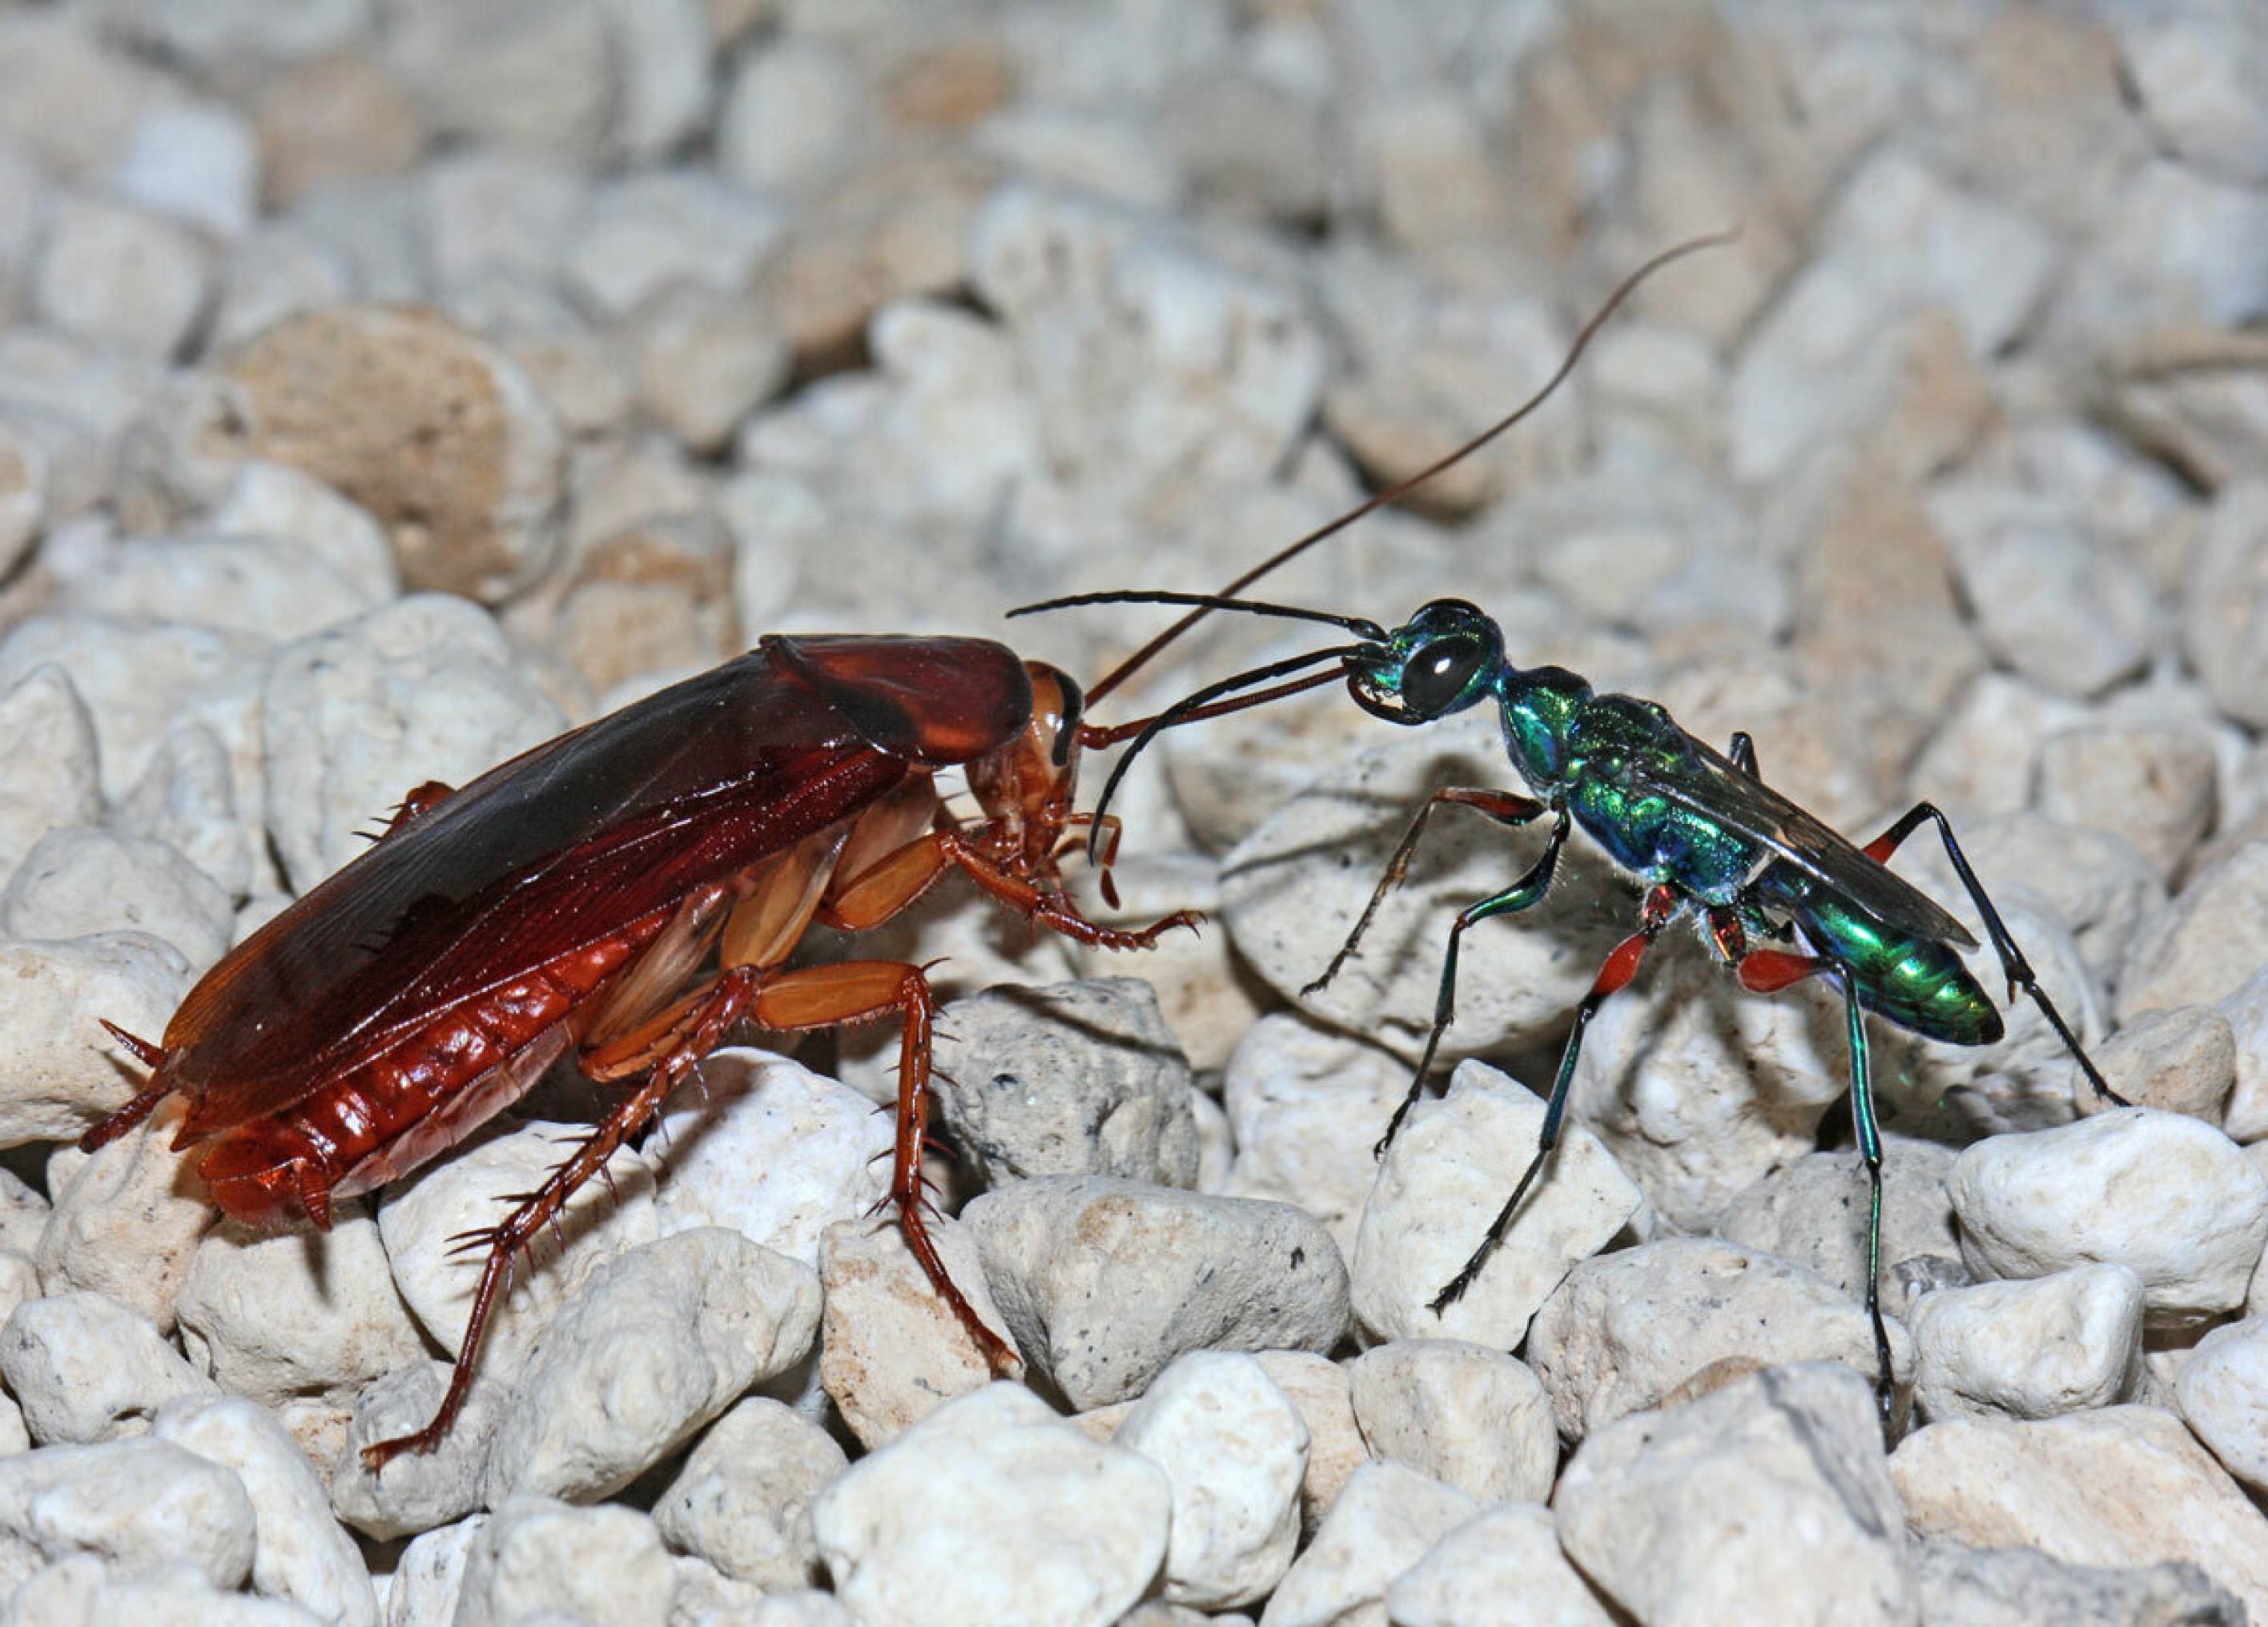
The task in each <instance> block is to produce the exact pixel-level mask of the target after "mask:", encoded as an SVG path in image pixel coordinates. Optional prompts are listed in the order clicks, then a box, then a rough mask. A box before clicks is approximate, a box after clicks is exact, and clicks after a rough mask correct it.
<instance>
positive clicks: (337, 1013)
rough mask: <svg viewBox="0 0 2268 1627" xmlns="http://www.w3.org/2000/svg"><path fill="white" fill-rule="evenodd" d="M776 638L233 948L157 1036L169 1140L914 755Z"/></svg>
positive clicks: (993, 649) (574, 747)
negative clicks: (850, 708) (876, 729)
mask: <svg viewBox="0 0 2268 1627" xmlns="http://www.w3.org/2000/svg"><path fill="white" fill-rule="evenodd" d="M779 642H780V641H768V643H767V644H766V645H765V646H764V647H761V648H759V649H757V650H755V651H752V652H749V653H748V654H747V655H744V656H741V657H740V658H739V659H735V660H733V661H728V662H726V663H725V665H723V666H718V667H716V668H714V669H712V670H711V671H709V672H706V673H703V674H700V675H699V676H697V677H695V678H691V679H688V680H687V681H684V682H682V683H680V684H676V685H674V686H672V687H671V688H667V689H664V690H662V691H660V692H659V694H656V695H653V696H648V697H647V698H646V699H644V700H642V701H639V702H637V703H633V704H632V705H630V706H628V707H625V708H623V709H622V710H621V711H618V712H615V713H613V714H612V715H610V716H608V717H606V718H600V719H598V720H597V721H596V722H593V723H591V724H587V725H585V726H584V727H582V728H580V729H577V730H574V731H571V733H566V734H563V735H561V736H560V737H558V738H557V739H556V740H549V741H547V742H546V743H544V744H543V745H541V746H538V747H534V749H532V750H530V751H528V752H526V753H524V754H522V755H519V756H518V757H515V758H513V759H512V761H510V762H505V763H504V764H502V765H501V766H499V767H497V768H495V769H490V770H489V771H488V772H487V773H485V774H483V775H482V776H481V777H479V778H478V779H475V780H474V781H473V782H471V783H470V784H468V785H466V786H464V787H463V788H462V789H461V790H460V791H457V792H456V793H455V794H454V795H453V796H450V797H448V798H446V799H444V800H443V801H442V802H440V803H439V804H438V806H435V807H434V808H433V809H432V810H431V812H429V813H425V814H423V815H422V816H421V817H419V818H418V819H417V820H416V821H414V822H412V823H411V824H409V825H407V826H405V827H403V828H401V829H399V830H397V831H395V832H394V833H393V834H392V835H390V836H387V837H386V839H385V840H383V841H381V842H379V843H378V844H377V845H376V846H375V847H373V848H372V850H370V851H369V852H367V853H365V854H363V855H361V856H360V857H359V858H356V859H355V860H354V861H353V862H352V863H350V864H349V865H346V866H344V867H343V868H342V869H341V870H340V871H339V872H337V873H336V874H335V875H333V876H331V877H330V878H329V879H328V880H325V881H323V882H322V883H321V884H320V885H319V886H318V887H314V888H313V890H312V891H310V892H309V893H308V894H306V896H305V897H303V898H301V899H300V900H299V901H298V902H297V903H295V904H293V905H292V906H291V908H290V909H286V910H284V912H283V913H282V914H281V915H279V916H277V917H276V918H275V919H274V920H273V921H271V922H269V924H267V925H266V926H264V927H262V928H261V930H260V931H258V932H256V933H254V935H253V937H252V938H250V939H247V941H246V942H244V943H243V944H241V945H239V946H238V947H237V948H236V949H235V950H233V951H232V952H231V953H230V954H229V955H228V956H227V957H226V958H225V959H224V960H223V961H221V962H220V964H219V965H218V966H217V967H215V968H213V970H212V971H211V972H210V973H209V974H208V975H206V976H205V978H204V979H203V981H202V982H201V983H198V984H197V986H196V987H195V989H193V990H191V991H190V993H189V997H188V999H187V1000H186V1001H185V1002H184V1003H183V1004H182V1005H181V1008H180V1011H179V1012H176V1013H175V1014H174V1017H173V1021H172V1022H171V1023H170V1024H169V1025H168V1026H167V1028H166V1049H167V1050H168V1052H169V1053H172V1054H171V1055H169V1056H168V1057H167V1060H166V1064H165V1067H164V1071H163V1072H164V1077H165V1079H166V1082H167V1083H168V1084H170V1085H171V1086H173V1088H174V1089H176V1090H178V1091H179V1092H180V1093H182V1094H183V1095H184V1096H186V1097H188V1099H189V1102H190V1108H189V1113H188V1117H187V1118H186V1119H185V1120H184V1122H183V1124H182V1127H181V1132H180V1133H181V1137H182V1138H183V1139H184V1140H193V1139H195V1138H197V1137H202V1136H205V1135H210V1134H211V1133H213V1132H215V1131H217V1130H224V1129H226V1128H228V1127H229V1126H230V1125H232V1124H236V1123H241V1122H243V1121H244V1120H246V1119H247V1118H250V1117H253V1116H254V1115H259V1114H263V1113H272V1112H277V1111H281V1110H283V1109H284V1108H289V1107H290V1106H291V1105H292V1103H294V1102H296V1101H299V1100H300V1099H301V1098H303V1097H305V1096H306V1095H307V1094H308V1093H311V1092H312V1091H313V1090H314V1089H316V1088H317V1087H318V1086H320V1084H321V1083H322V1082H323V1080H324V1079H326V1078H329V1077H334V1076H335V1075H336V1074H337V1073H338V1072H340V1071H342V1070H345V1069H349V1068H352V1067H354V1066H357V1065H359V1064H362V1063H364V1062H366V1061H368V1060H370V1059H371V1058H372V1057H373V1056H377V1055H379V1054H380V1053H381V1052H382V1051H383V1050H384V1049H385V1048H386V1047H387V1045H388V1044H389V1043H392V1042H395V1041H397V1040H398V1039H399V1038H400V1037H401V1036H402V1035H403V1034H406V1033H408V1032H410V1031H411V1030H413V1029H415V1028H416V1027H417V1026H419V1025H421V1024H423V1023H425V1022H428V1021H430V1020H432V1019H433V1018H435V1017H436V1016H438V1015H439V1014H441V1013H443V1012H447V1011H449V1010H450V1009H452V1008H453V1007H455V1006H457V1005H460V1004H461V1003H462V1002H464V1001H466V1000H468V999H473V998H478V997H480V996H482V995H483V994H485V993H487V992H489V991H490V990H497V989H501V988H504V987H505V986H506V985H508V984H510V983H512V982H513V981H514V980H516V979H519V978H522V977H525V976H526V975H528V974H529V973H530V972H532V971H533V970H534V968H537V967H540V966H541V965H543V964H545V963H546V962H548V961H553V960H556V959H557V958H558V957H559V956H561V955H563V954H568V953H573V952H575V951H576V950H578V949H580V948H583V947H586V946H590V945H593V944H596V943H598V942H600V941H601V940H603V939H605V938H607V937H608V935H609V934H610V933H613V932H616V931H621V930H622V928H624V927H625V926H627V925H628V924H630V923H631V922H633V921H635V920H637V919H638V918H639V917H643V916H644V915H646V914H648V913H650V912H652V911H653V910H655V909H662V908H666V907H668V906H670V905H673V904H674V903H675V902H678V901H679V900H681V899H682V898H683V897H684V896H685V895H686V894H688V893H689V892H690V891H691V890H692V889H694V888H695V887H700V886H702V885H703V884H705V883H708V882H712V881H716V880H721V879H723V878H725V877H727V876H730V875H733V874H734V873H736V872H740V871H743V870H746V869H747V868H749V867H750V866H752V865H756V864H759V863H761V862H762V860H763V859H765V858H769V857H770V856H771V855H772V854H775V853H777V852H780V851H783V850H785V849H786V848H788V847H789V846H791V845H792V844H793V843H796V842H798V841H800V840H801V839H802V838H803V837H805V836H808V835H810V834H811V833H813V832H814V831H816V830H819V829H822V828H825V827H827V826H828V825H830V824H832V823H834V822H835V821H838V820H841V819H844V818H847V817H849V816H850V815H851V814H854V813H858V811H859V810H861V809H862V808H864V807H865V806H868V805H869V804H871V803H872V802H873V801H874V800H875V799H878V798H880V797H882V796H884V795H886V794H887V793H888V792H889V791H892V790H894V789H895V788H896V787H897V786H898V785H900V784H902V783H903V782H904V781H905V779H906V777H908V775H909V774H910V773H912V772H915V771H916V766H915V764H914V763H912V762H909V761H908V759H907V758H906V757H904V756H902V755H894V754H891V753H889V752H887V751H883V750H878V749H877V748H876V747H875V746H874V744H873V742H872V740H870V739H869V738H868V728H867V727H865V726H862V724H861V721H860V720H858V719H855V718H851V717H849V716H846V715H845V712H844V710H843V709H842V707H841V706H840V705H839V704H838V696H837V694H836V693H835V692H831V691H828V690H826V689H823V688H820V687H817V686H814V684H813V683H811V682H810V681H808V680H806V678H805V677H804V676H803V674H801V673H800V672H799V671H798V670H796V669H794V668H793V667H792V666H790V665H789V664H788V662H787V661H786V660H784V659H782V655H781V652H780V651H779V649H778V648H777V644H778V643H779ZM798 642H799V643H805V642H807V643H811V644H838V643H840V644H850V643H852V642H854V641H850V640H841V641H836V640H810V641H798ZM855 642H856V643H858V644H860V645H862V646H865V649H864V651H863V653H864V654H865V656H867V657H868V658H869V659H872V660H873V661H874V662H876V663H877V664H879V665H885V666H886V665H887V659H886V658H887V652H888V651H889V649H890V648H891V647H893V646H895V648H897V649H899V650H900V651H903V652H908V653H909V654H911V655H913V656H915V657H917V659H918V660H919V661H920V663H921V665H922V667H923V670H924V672H925V673H926V674H929V675H930V676H931V677H932V678H933V679H935V680H937V681H940V682H950V681H954V679H955V674H956V673H957V674H958V681H961V682H965V683H967V684H968V686H969V687H970V688H972V689H974V690H976V691H977V692H979V693H980V694H998V693H999V692H1001V691H1003V690H1007V691H1011V692H1013V689H1014V688H1015V686H1016V684H1018V683H1021V682H1024V674H1023V667H1022V664H1021V663H1020V661H1019V660H1018V659H1017V658H1016V657H1015V655H1014V653H1013V652H1011V651H1009V650H1007V649H1005V648H1004V647H1003V646H1001V645H998V644H990V643H987V642H984V641H981V640H976V639H882V638H875V639H862V640H858V641H855ZM956 657H957V658H960V662H961V666H959V667H958V668H956V666H955V665H954V658H956ZM836 688H837V689H838V690H839V688H840V685H839V683H838V685H837V686H836ZM1025 692H1026V694H1027V695H1028V693H1029V690H1028V686H1027V688H1026V690H1025ZM1007 721H1008V720H1006V719H1005V718H1002V719H1000V722H1001V723H1002V725H1004V726H1002V728H1001V729H1000V731H999V733H998V734H997V735H996V737H995V738H993V739H991V740H979V739H977V738H976V736H975V735H974V734H970V735H968V736H967V737H965V738H962V739H959V740H955V741H954V743H953V748H954V749H960V748H961V747H964V746H968V747H974V749H973V750H972V751H971V753H970V755H976V754H977V753H979V752H981V751H983V750H989V749H991V748H993V747H997V746H998V745H1000V744H1002V743H1004V742H1005V740H1006V739H1007V738H1009V737H1010V736H1011V735H1012V734H1013V727H1009V726H1006V725H1007ZM1023 721H1024V720H1023V719H1022V718H1016V719H1014V720H1013V726H1014V727H1020V726H1021V725H1022V723H1023ZM930 760H932V761H935V760H940V759H934V758H932V759H930Z"/></svg>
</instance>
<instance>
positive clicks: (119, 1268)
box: [33, 1103, 216, 1333]
mask: <svg viewBox="0 0 2268 1627" xmlns="http://www.w3.org/2000/svg"><path fill="white" fill-rule="evenodd" d="M180 1112H181V1109H180V1108H179V1107H178V1106H177V1105H174V1104H170V1103H169V1104H166V1105H163V1106H160V1107H159V1108H158V1111H157V1112H156V1113H155V1114H153V1115H151V1120H150V1122H149V1123H148V1125H147V1126H146V1127H145V1128H144V1129H143V1130H141V1131H140V1132H139V1133H138V1134H135V1135H131V1136H128V1137H124V1138H122V1139H121V1140H118V1141H114V1142H112V1143H111V1144H110V1145H108V1146H107V1147H104V1148H102V1149H101V1150H100V1151H99V1152H95V1153H94V1154H93V1155H92V1157H90V1156H89V1155H87V1154H86V1153H84V1152H80V1151H79V1150H78V1149H77V1147H76V1146H64V1147H61V1148H58V1149H57V1150H56V1151H55V1152H54V1154H53V1155H51V1156H50V1157H49V1159H48V1170H47V1175H48V1191H49V1192H51V1193H52V1194H54V1196H55V1207H54V1208H53V1209H51V1210H50V1211H48V1224H47V1225H46V1226H44V1227H43V1228H41V1230H40V1242H39V1248H38V1249H37V1251H36V1253H35V1255H34V1256H33V1257H34V1258H35V1259H36V1260H37V1261H38V1263H39V1267H40V1288H41V1290H42V1291H43V1292H48V1293H50V1294H60V1293H64V1292H69V1291H70V1290H71V1289H74V1288H85V1289H91V1290H92V1291H93V1292H97V1293H103V1294H107V1295H108V1296H109V1297H110V1298H111V1299H115V1300H116V1301H118V1303H119V1304H121V1305H123V1306H125V1307H127V1308H128V1309H129V1310H131V1311H134V1312H136V1313H137V1314H140V1315H141V1316H142V1317H144V1319H145V1320H147V1321H149V1322H150V1323H151V1325H152V1326H154V1327H155V1328H157V1329H158V1331H159V1332H161V1333H166V1332H171V1331H172V1330H173V1323H174V1307H175V1304H176V1302H177V1301H178V1300H179V1299H180V1292H181V1285H182V1283H183V1282H185V1281H186V1280H187V1279H188V1272H189V1263H190V1262H191V1260H192V1259H194V1258H195V1255H196V1248H197V1240H198V1239H200V1238H201V1237H203V1235H204V1234H205V1233H206V1231H207V1230H209V1229H210V1227H211V1226H212V1223H213V1220H214V1218H216V1217H215V1211H214V1210H213V1206H212V1203H211V1201H210V1199H209V1198H207V1197H206V1196H204V1194H203V1191H202V1190H200V1189H199V1186H198V1183H197V1182H196V1181H195V1179H194V1178H193V1177H191V1176H190V1175H189V1174H188V1167H187V1166H188V1165H189V1164H191V1163H194V1162H195V1160H196V1158H197V1153H196V1152H195V1151H194V1150H192V1151H190V1152H186V1153H183V1152H174V1151H173V1131H174V1130H175V1128H176V1127H177V1126H178V1125H179V1124H180Z"/></svg>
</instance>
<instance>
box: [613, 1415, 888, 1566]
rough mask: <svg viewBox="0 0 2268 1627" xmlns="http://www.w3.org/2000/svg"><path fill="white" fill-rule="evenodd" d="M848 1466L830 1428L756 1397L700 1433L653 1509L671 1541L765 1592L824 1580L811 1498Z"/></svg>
mask: <svg viewBox="0 0 2268 1627" xmlns="http://www.w3.org/2000/svg"><path fill="white" fill-rule="evenodd" d="M849 1467H850V1461H849V1460H848V1459H847V1458H845V1457H844V1456H843V1448H842V1447H838V1446H836V1444H835V1441H834V1439H833V1438H832V1437H830V1436H829V1435H828V1433H827V1432H826V1431H825V1430H823V1429H821V1428H820V1427H819V1426H818V1425H815V1424H813V1423H811V1422H810V1421H809V1420H808V1419H806V1418H802V1417H798V1416H797V1415H796V1414H795V1412H794V1411H793V1410H792V1409H790V1408H787V1407H784V1406H783V1405H781V1404H780V1403H779V1402H777V1401H771V1400H768V1399H766V1398H764V1397H762V1396H750V1397H749V1398H748V1399H747V1400H746V1401H743V1402H740V1404H739V1405H737V1406H735V1407H734V1408H733V1410H731V1411H730V1412H727V1413H726V1414H725V1416H724V1417H720V1418H718V1420H717V1422H716V1423H715V1424H714V1425H711V1426H710V1428H709V1430H708V1431H707V1432H706V1433H704V1434H703V1436H702V1437H701V1440H700V1443H699V1444H698V1445H697V1446H696V1447H694V1448H693V1451H692V1454H691V1455H690V1456H689V1457H688V1458H687V1459H686V1460H685V1466H684V1467H683V1468H682V1469H679V1470H678V1471H677V1476H676V1478H674V1480H672V1481H671V1482H670V1483H669V1489H668V1490H667V1491H664V1492H663V1493H662V1494H661V1498H660V1500H659V1501H658V1502H656V1503H655V1504H654V1506H653V1519H654V1524H655V1525H656V1526H657V1527H658V1528H659V1529H660V1531H661V1534H662V1535H663V1536H664V1537H665V1538H666V1539H667V1540H668V1542H669V1543H670V1545H671V1546H672V1547H674V1548H675V1549H677V1550H679V1551H680V1552H682V1553H689V1554H693V1555H696V1556H698V1557H701V1558H703V1559H705V1560H707V1561H708V1562H709V1563H710V1564H712V1565H715V1566H716V1567H717V1568H718V1570H719V1571H722V1572H724V1573H725V1575H727V1576H732V1577H738V1578H739V1579H741V1580H743V1581H748V1582H755V1583H757V1584H759V1585H761V1586H762V1587H764V1588H766V1589H768V1590H773V1591H778V1590H784V1589H787V1588H793V1587H810V1586H812V1585H814V1583H815V1582H816V1581H817V1580H818V1579H819V1540H818V1537H817V1536H816V1535H814V1532H813V1529H812V1523H811V1504H812V1500H813V1499H814V1498H816V1497H817V1496H818V1495H819V1493H820V1492H821V1491H823V1490H824V1489H825V1488H826V1487H827V1486H828V1485H829V1484H831V1483H833V1482H834V1481H835V1479H836V1477H837V1476H840V1475H841V1474H842V1473H843V1471H844V1470H845V1469H848V1468H849Z"/></svg>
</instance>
